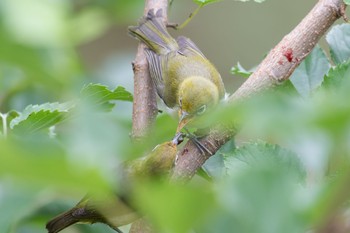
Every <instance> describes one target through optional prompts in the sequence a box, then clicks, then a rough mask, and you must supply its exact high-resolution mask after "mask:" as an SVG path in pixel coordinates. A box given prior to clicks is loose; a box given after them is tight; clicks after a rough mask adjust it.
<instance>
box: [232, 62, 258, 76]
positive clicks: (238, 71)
mask: <svg viewBox="0 0 350 233" xmlns="http://www.w3.org/2000/svg"><path fill="white" fill-rule="evenodd" d="M252 73H253V72H252V71H251V70H246V69H244V68H243V66H242V65H241V64H240V63H239V62H237V65H236V66H234V67H232V68H231V74H235V75H239V76H241V77H243V78H248V77H249V76H250V75H251V74H252Z"/></svg>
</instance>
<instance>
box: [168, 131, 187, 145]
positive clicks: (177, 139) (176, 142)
mask: <svg viewBox="0 0 350 233" xmlns="http://www.w3.org/2000/svg"><path fill="white" fill-rule="evenodd" d="M183 140H184V133H181V132H179V133H177V134H176V135H175V137H174V138H173V140H171V143H172V144H173V145H175V146H177V145H179V144H180V143H181V142H183Z"/></svg>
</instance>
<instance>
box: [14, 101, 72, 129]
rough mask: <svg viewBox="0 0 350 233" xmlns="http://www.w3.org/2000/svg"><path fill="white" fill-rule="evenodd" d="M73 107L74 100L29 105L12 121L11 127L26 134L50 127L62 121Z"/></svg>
mask: <svg viewBox="0 0 350 233" xmlns="http://www.w3.org/2000/svg"><path fill="white" fill-rule="evenodd" d="M73 107H74V104H73V103H72V102H67V103H62V104H60V103H57V102H56V103H45V104H41V105H29V106H28V107H26V108H25V109H24V111H23V112H20V113H19V116H18V117H16V118H14V119H13V120H12V121H11V122H10V127H11V129H13V130H16V131H21V132H22V133H26V134H31V133H35V132H38V131H40V130H44V129H48V128H49V127H51V126H54V125H55V124H57V123H59V122H60V121H62V120H63V118H64V116H65V114H67V112H68V111H69V110H70V109H71V108H73Z"/></svg>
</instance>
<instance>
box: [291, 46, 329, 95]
mask: <svg viewBox="0 0 350 233" xmlns="http://www.w3.org/2000/svg"><path fill="white" fill-rule="evenodd" d="M329 68H330V64H329V61H328V58H327V57H326V55H325V53H324V52H323V50H322V49H321V48H320V46H318V45H317V46H316V47H315V48H314V49H313V50H312V52H311V53H310V54H309V55H308V56H307V57H306V59H305V60H304V61H303V62H302V63H301V64H300V65H299V67H298V68H297V69H296V70H295V71H294V73H293V75H292V76H291V77H290V80H291V82H292V83H293V85H294V86H295V88H296V89H297V91H298V92H299V94H300V95H302V96H303V97H307V96H310V95H311V93H312V92H313V91H314V90H315V89H316V88H318V87H319V86H320V85H321V83H322V81H323V77H324V75H325V74H326V73H327V72H328V70H329Z"/></svg>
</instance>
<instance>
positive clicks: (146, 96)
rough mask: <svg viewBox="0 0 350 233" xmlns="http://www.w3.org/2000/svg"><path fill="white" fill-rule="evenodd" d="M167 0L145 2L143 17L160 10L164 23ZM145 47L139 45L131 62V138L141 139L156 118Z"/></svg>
mask: <svg viewBox="0 0 350 233" xmlns="http://www.w3.org/2000/svg"><path fill="white" fill-rule="evenodd" d="M167 7H168V2H167V0H146V2H145V9H144V16H146V15H147V13H148V11H149V10H150V9H154V10H155V11H157V10H158V9H162V11H163V17H164V22H166V21H167ZM144 48H145V45H144V44H142V43H140V44H139V47H138V49H137V54H136V58H135V60H134V62H133V64H132V65H133V70H134V103H133V114H132V116H133V117H132V122H133V124H132V138H133V139H142V138H144V137H145V136H146V135H147V134H148V132H149V130H150V129H151V128H152V125H153V123H154V120H155V118H156V116H157V112H158V109H157V102H156V90H155V87H154V85H153V83H152V80H151V77H150V76H149V71H148V64H147V60H146V57H145V54H144Z"/></svg>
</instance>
